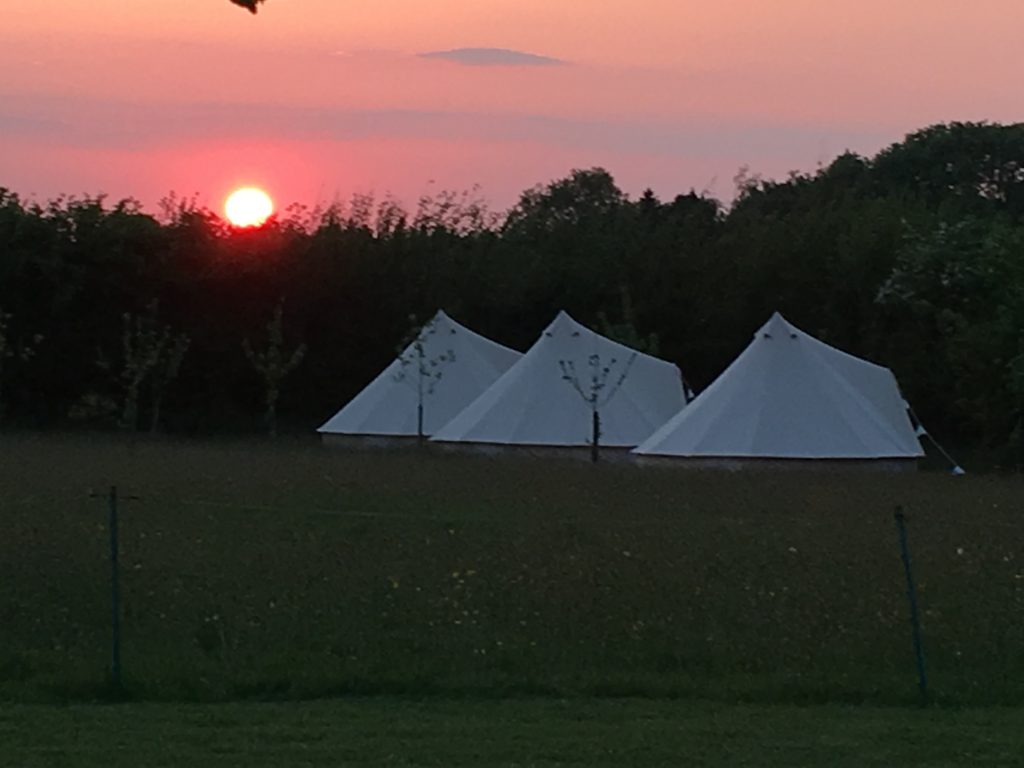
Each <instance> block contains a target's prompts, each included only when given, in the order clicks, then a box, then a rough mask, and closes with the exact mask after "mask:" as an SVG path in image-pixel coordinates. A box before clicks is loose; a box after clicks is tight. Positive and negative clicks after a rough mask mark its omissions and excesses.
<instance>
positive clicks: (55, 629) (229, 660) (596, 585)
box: [0, 437, 1024, 718]
mask: <svg viewBox="0 0 1024 768" xmlns="http://www.w3.org/2000/svg"><path fill="white" fill-rule="evenodd" d="M0 456H2V457H3V459H2V461H0V531H2V536H0V627H2V632H0V698H3V699H6V700H8V701H16V702H63V701H69V700H70V701H76V700H78V701H82V700H90V699H95V698H97V697H102V696H103V695H104V693H105V688H104V674H105V669H106V665H107V654H108V651H107V647H108V637H109V629H108V624H109V609H108V602H107V599H108V593H107V578H108V571H107V561H106V557H107V550H106V547H107V538H106V537H107V531H106V517H105V515H106V510H105V505H104V502H103V500H102V499H97V498H91V497H90V492H100V493H102V492H103V491H105V489H106V487H107V486H109V485H110V484H112V483H116V484H118V485H119V487H120V488H121V489H122V491H123V492H124V493H126V494H133V495H137V496H138V497H139V499H138V500H137V501H130V502H127V503H126V504H125V505H124V507H123V522H122V547H121V552H122V561H123V576H124V585H123V586H124V601H125V612H124V627H125V629H124V643H125V645H124V664H125V672H126V680H127V689H128V694H129V695H130V696H131V697H134V698H137V699H147V700H163V701H179V702H185V701H216V700H239V699H252V698H261V699H281V698H309V697H318V696H333V695H341V694H345V695H361V694H389V695H394V694H415V695H424V694H432V693H444V694H457V695H472V696H473V697H475V700H477V701H481V702H482V701H486V700H487V699H488V698H497V697H500V696H506V695H510V694H515V695H539V694H543V695H548V696H552V697H557V696H641V697H661V698H673V697H675V698H690V699H695V698H701V699H704V700H711V701H717V702H720V703H721V704H726V703H730V704H732V703H737V702H746V703H773V704H808V703H832V704H837V703H853V702H864V703H871V704H906V703H911V702H913V701H914V697H915V687H914V685H915V681H914V670H913V658H912V653H911V644H910V636H909V625H908V619H907V609H906V600H905V595H904V582H903V573H902V570H901V564H900V560H899V554H898V548H897V541H896V531H895V528H894V525H893V519H892V511H893V507H894V506H895V505H896V504H902V505H903V506H904V507H905V508H906V510H907V514H908V519H909V526H910V539H911V545H912V547H913V555H914V564H915V568H916V573H917V578H918V582H919V585H920V590H921V592H920V596H921V604H922V610H923V619H924V633H925V643H926V649H927V653H928V663H929V671H930V673H931V684H932V687H933V690H934V694H935V697H936V699H937V700H938V701H939V702H944V703H950V704H957V705H960V704H1020V703H1024V622H1022V621H1021V620H1020V616H1021V615H1022V613H1021V612H1022V609H1024V525H1022V524H1021V520H1020V511H1021V510H1020V504H1021V499H1022V498H1024V497H1022V493H1021V491H1022V490H1024V486H1022V483H1021V480H1020V479H1019V478H996V477H982V476H968V477H964V478H950V477H947V476H941V475H932V474H922V475H919V476H910V477H875V476H871V475H848V476H827V475H813V474H812V475H803V474H793V473H783V474H778V473H776V474H762V473H754V474H727V473H715V472H703V473H688V472H679V471H674V470H671V469H652V468H648V469H644V468H637V467H631V466H619V467H616V466H599V467H592V466H589V465H587V464H583V463H576V462H572V461H568V462H564V461H563V462H532V461H523V460H515V459H503V460H494V459H485V458H470V457H461V456H433V455H430V456H421V455H415V454H413V455H351V454H344V453H338V452H332V451H327V450H322V449H320V447H319V446H313V445H297V444H285V445H276V446H270V445H265V444H260V443H227V444H186V443H160V442H157V443H152V442H140V443H136V444H126V443H121V442H118V441H116V440H108V439H91V440H87V439H84V438H54V437H45V438H34V437H20V438H19V437H8V438H4V439H3V440H0ZM481 706H482V705H481ZM487 706H492V705H491V704H488V705H487ZM493 706H498V704H497V703H496V702H495V703H493ZM595 706H596V705H595ZM608 706H614V705H613V704H609V705H608ZM470 709H471V708H470ZM117 711H119V710H117V709H112V710H97V712H96V713H95V714H92V715H89V717H97V718H101V717H113V716H114V714H113V713H116V712H117ZM153 711H154V712H173V711H174V710H165V709H155V710H153ZM260 711H262V710H260ZM268 711H269V710H268ZM730 711H731V710H730ZM737 711H742V710H737ZM773 711H774V710H773ZM830 711H831V710H830ZM104 713H106V714H104ZM83 716H84V715H83ZM879 717H882V716H881V715H879Z"/></svg>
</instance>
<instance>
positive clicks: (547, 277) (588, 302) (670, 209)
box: [0, 123, 1024, 464]
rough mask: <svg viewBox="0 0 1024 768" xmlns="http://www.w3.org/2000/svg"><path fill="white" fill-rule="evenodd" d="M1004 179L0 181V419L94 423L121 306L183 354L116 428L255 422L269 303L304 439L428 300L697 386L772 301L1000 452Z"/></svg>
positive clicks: (1017, 423)
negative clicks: (388, 185) (40, 197)
mask: <svg viewBox="0 0 1024 768" xmlns="http://www.w3.org/2000/svg"><path fill="white" fill-rule="evenodd" d="M1022 169H1024V126H1022V125H1006V126H1004V125H994V124H985V123H980V124H970V123H953V124H948V125H937V126H932V127H929V128H925V129H923V130H921V131H918V132H916V133H913V134H911V135H909V136H907V137H906V138H905V139H904V140H903V141H901V142H899V143H896V144H894V145H892V146H891V147H888V148H886V149H884V150H883V151H882V152H880V153H879V154H878V155H876V156H875V157H861V156H858V155H855V154H849V153H847V154H843V155H841V156H839V157H837V158H836V159H835V160H834V161H833V162H832V163H830V164H829V165H828V166H825V167H823V168H820V169H819V170H817V171H815V172H813V173H795V174H792V175H791V176H790V177H789V178H787V179H785V180H779V181H772V180H763V179H756V178H754V179H746V180H743V181H742V182H741V186H740V188H739V190H738V192H737V196H736V198H735V200H734V201H733V202H732V203H731V204H730V205H728V206H726V205H723V204H722V203H720V202H719V201H717V200H715V199H712V198H710V197H708V196H706V195H701V194H697V193H694V192H690V193H687V194H682V195H678V196H676V197H674V198H672V199H670V200H661V199H659V198H658V197H657V196H656V195H654V194H653V193H651V192H646V193H644V194H642V195H640V196H639V197H637V198H631V197H630V196H629V195H627V194H625V193H624V192H623V191H622V190H621V189H620V188H619V187H618V186H617V185H616V183H615V181H614V179H613V178H612V176H611V175H610V174H609V173H608V172H607V171H605V170H602V169H589V170H575V171H573V172H572V173H571V174H569V175H568V176H567V177H566V178H563V179H559V180H556V181H554V182H551V183H549V184H544V185H541V186H538V187H535V188H533V189H530V190H527V191H525V192H524V193H523V194H522V195H521V196H520V198H519V200H518V202H517V203H516V204H515V205H514V206H513V207H512V208H511V209H510V210H509V211H507V212H505V213H503V214H496V213H494V212H492V211H490V210H489V209H488V208H487V206H486V204H485V202H484V201H483V200H481V199H480V196H479V194H478V193H477V192H476V191H475V190H470V191H467V192H464V193H455V192H439V193H437V194H434V195H427V196H425V197H424V198H423V199H421V200H419V201H418V202H417V205H416V206H415V208H414V209H413V210H409V209H406V208H405V207H403V206H402V205H401V204H399V203H398V202H397V201H395V200H394V199H391V198H384V199H374V198H373V197H370V196H365V195H357V196H355V197H353V198H352V200H350V201H349V202H348V203H347V204H345V205H336V206H332V207H329V208H326V209H317V210H306V209H303V208H293V209H290V211H289V212H288V213H287V214H286V215H284V216H282V217H277V218H273V219H271V220H270V221H269V222H268V223H267V224H266V225H264V226H263V227H260V228H257V229H236V228H232V227H230V226H228V225H227V224H225V223H224V222H223V221H221V219H220V218H219V217H218V216H216V215H215V214H214V213H212V212H210V211H208V210H205V209H203V208H201V207H199V206H196V205H195V204H193V203H192V202H190V201H188V200H181V199H179V198H175V197H173V196H171V197H169V198H168V199H167V200H165V201H164V203H163V204H162V205H161V206H160V210H159V213H158V214H156V215H154V214H152V213H148V212H146V211H144V210H142V209H141V207H140V206H139V205H138V204H137V203H135V202H134V201H132V200H122V201H117V202H112V201H110V200H107V199H106V198H104V197H102V196H96V197H59V198H57V199H54V200H50V201H47V202H36V201H31V200H25V199H22V198H21V197H19V196H18V195H17V194H16V193H14V192H12V191H9V190H4V189H0V312H2V313H3V315H2V316H3V318H4V329H3V338H4V348H5V349H6V350H8V352H7V353H5V355H6V356H5V357H4V359H3V366H2V367H0V398H2V399H3V400H4V401H6V406H7V407H6V408H5V409H4V410H3V411H2V412H3V413H4V414H5V418H6V419H8V420H11V421H14V422H21V423H24V424H28V425H40V426H47V425H61V424H65V423H67V422H68V421H69V420H70V419H71V418H72V416H74V417H76V418H83V419H97V420H99V421H101V422H102V421H103V419H109V418H110V413H109V411H110V409H109V408H102V407H99V405H101V404H103V403H109V402H111V400H113V401H118V398H119V397H120V395H119V394H118V386H119V382H118V380H116V377H115V376H114V375H113V374H112V361H116V360H118V359H119V355H120V354H121V345H122V337H123V333H124V330H123V324H124V320H123V318H124V317H125V316H126V315H130V316H131V317H133V318H138V317H143V316H145V317H151V316H152V319H151V322H152V323H154V327H159V328H161V329H163V328H166V329H167V331H166V332H167V333H168V334H171V335H173V336H174V337H175V338H177V337H178V336H183V337H187V338H188V339H189V340H190V342H189V345H188V351H187V354H186V355H184V356H183V357H182V359H181V361H180V369H176V370H175V374H176V375H175V378H174V379H173V381H171V382H170V383H168V384H167V386H166V387H165V389H166V392H165V393H163V392H162V393H161V396H160V398H159V399H158V401H156V400H157V399H156V398H152V399H151V398H149V397H148V395H147V394H146V392H148V391H149V390H148V389H145V388H142V389H140V390H139V400H140V402H139V403H138V409H139V412H138V414H137V419H138V422H139V423H140V424H147V423H156V421H159V422H160V423H162V424H164V425H166V427H167V428H168V429H171V430H174V431H180V432H212V431H219V430H233V429H234V430H237V429H257V428H259V427H260V414H261V411H262V410H264V409H265V408H264V404H263V400H264V399H265V392H264V391H263V387H262V384H261V380H260V379H259V377H258V376H256V375H255V374H254V372H253V368H252V366H251V365H250V364H249V361H248V360H247V359H246V357H245V355H244V354H243V353H242V347H241V344H242V340H243V339H246V338H258V337H259V335H260V333H261V331H262V329H263V328H264V327H265V325H266V318H267V317H268V316H271V314H272V312H273V311H274V308H275V307H276V306H278V305H279V303H280V302H281V301H282V299H283V300H286V302H287V308H288V309H287V322H286V323H285V324H284V327H283V333H284V336H285V337H287V338H282V340H281V343H282V344H283V345H286V346H287V348H288V349H293V348H297V347H298V346H299V345H303V344H304V345H305V347H304V348H305V349H306V355H305V359H304V360H303V363H302V365H301V366H298V367H296V368H295V370H294V371H293V372H292V373H290V375H289V376H288V378H287V379H286V380H285V381H284V382H283V384H282V388H281V392H280V404H279V411H280V418H281V424H282V428H286V429H287V428H290V429H308V428H311V427H313V426H315V425H316V424H318V423H319V422H320V421H322V420H323V419H326V418H327V417H328V416H329V415H330V414H331V413H333V412H334V411H336V410H337V408H338V407H340V406H341V405H342V404H343V403H344V402H345V401H346V400H347V399H348V398H350V397H351V396H352V395H353V394H355V393H356V392H357V391H358V390H359V389H360V388H361V387H362V386H364V385H365V384H366V382H367V381H369V380H370V379H371V378H372V377H373V376H374V375H375V374H376V373H377V372H379V371H380V370H381V369H382V368H383V367H384V366H385V365H386V364H387V363H388V362H389V360H390V358H391V357H392V356H393V351H394V349H395V345H396V344H397V343H398V341H399V340H400V339H402V338H403V337H404V336H405V334H406V333H407V332H408V330H409V329H408V327H407V325H408V320H407V318H408V317H409V315H410V314H415V315H417V316H419V317H429V316H431V315H432V314H433V313H434V312H435V311H436V310H437V309H438V308H442V307H443V308H444V309H446V310H447V311H448V312H449V313H451V314H452V315H453V316H454V317H456V318H457V319H458V320H459V321H460V322H464V323H466V324H467V325H469V326H470V327H473V328H474V329H476V330H478V331H480V332H481V333H484V334H486V335H488V336H490V337H492V338H494V339H495V340H497V341H500V342H502V343H505V344H509V345H511V346H515V347H518V348H520V349H523V348H525V347H526V346H527V345H529V344H530V343H531V342H532V341H533V340H534V339H535V337H536V335H537V334H538V333H539V332H540V330H541V329H542V328H543V327H544V326H545V325H546V324H547V323H548V322H549V321H550V320H551V318H552V317H553V316H554V315H555V313H556V312H557V310H559V309H562V308H564V309H567V310H568V311H570V312H571V313H572V314H573V315H574V316H576V317H578V318H579V319H580V320H581V321H583V322H586V323H588V324H590V325H591V326H593V327H595V328H597V329H599V330H600V329H601V328H619V329H623V328H625V329H626V330H628V332H629V333H630V334H632V335H633V336H635V337H636V338H638V339H656V341H657V345H658V349H659V353H660V355H661V356H663V357H665V358H667V359H670V360H672V361H674V362H676V363H678V364H679V365H680V367H681V368H682V370H683V371H684V373H685V374H686V376H687V379H688V381H689V382H690V383H691V384H693V385H694V387H695V389H697V390H698V391H699V390H700V389H701V388H703V387H705V386H707V384H708V383H709V382H711V381H712V380H713V379H714V378H715V377H716V376H717V375H718V374H719V373H720V372H721V371H722V370H723V369H724V368H725V366H726V365H728V363H729V362H730V361H731V360H732V359H733V358H734V357H735V355H736V354H737V353H738V352H739V351H740V350H742V348H743V347H744V346H745V345H746V344H747V342H748V341H749V339H750V335H751V333H752V332H753V331H754V329H756V328H757V327H759V326H760V324H761V323H763V322H764V320H765V319H766V318H767V317H768V316H769V315H770V314H771V312H772V311H775V310H779V311H781V312H782V313H783V314H785V315H786V316H787V317H788V318H789V319H790V320H791V321H792V322H794V323H795V324H796V325H798V326H801V327H803V328H804V329H806V330H807V331H808V332H810V333H812V334H815V335H817V336H819V337H820V338H822V339H823V340H825V341H827V342H829V343H831V344H834V345H836V346H839V347H840V348H842V349H845V350H848V351H850V352H852V353H854V354H857V355H861V356H864V357H867V358H868V359H871V360H874V361H876V362H879V363H882V364H884V365H887V366H889V367H891V368H892V369H893V370H894V371H895V373H896V375H897V377H898V378H899V380H900V382H901V385H902V386H903V389H904V393H905V395H906V396H907V399H908V400H909V401H911V402H912V403H914V405H915V407H916V409H917V411H918V414H919V415H920V416H921V418H922V419H923V420H924V421H925V422H926V424H927V425H928V426H929V428H930V429H931V430H932V431H933V432H936V433H938V434H942V435H944V436H945V437H947V438H948V439H949V440H950V441H951V442H953V443H960V444H962V445H969V446H975V447H978V448H982V449H985V450H988V451H994V452H996V453H997V454H998V455H999V456H1000V457H1001V458H1002V459H1003V460H1005V461H1008V462H1012V463H1015V464H1016V463H1019V462H1020V461H1021V459H1022V450H1024V333H1022V331H1024V170H1022ZM151 307H158V310H156V312H157V313H158V314H156V315H153V314H152V313H153V310H151V309H150V308H151ZM147 313H149V314H147ZM627 326H628V327H627ZM23 349H24V350H28V349H31V355H29V354H22V353H21V352H19V351H18V350H23ZM154 408H155V409H157V410H158V414H157V415H158V417H159V418H158V419H156V420H154V419H153V418H152V410H153V409H154Z"/></svg>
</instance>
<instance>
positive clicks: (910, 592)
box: [895, 506, 928, 704]
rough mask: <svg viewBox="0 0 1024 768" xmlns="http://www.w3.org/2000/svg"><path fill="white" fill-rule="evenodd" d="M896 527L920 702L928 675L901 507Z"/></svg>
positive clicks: (924, 699)
mask: <svg viewBox="0 0 1024 768" xmlns="http://www.w3.org/2000/svg"><path fill="white" fill-rule="evenodd" d="M895 518H896V529H897V530H898V531H899V535H900V557H901V558H902V559H903V572H904V574H905V575H906V577H907V599H908V601H909V602H910V625H911V629H912V631H913V635H914V656H915V657H916V659H917V687H918V689H919V690H920V692H921V703H922V704H927V703H928V676H927V674H926V671H925V664H924V644H923V642H922V640H921V617H920V615H919V613H918V608H917V588H916V587H915V586H914V575H913V571H912V570H911V567H910V547H909V546H908V544H907V525H906V518H905V517H904V515H903V507H899V506H898V507H896V513H895Z"/></svg>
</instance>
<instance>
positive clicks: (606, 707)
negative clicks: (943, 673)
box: [0, 697, 1024, 768]
mask: <svg viewBox="0 0 1024 768" xmlns="http://www.w3.org/2000/svg"><path fill="white" fill-rule="evenodd" d="M0 744H3V749H2V750H0V766H12V768H13V767H14V766H17V768H34V767H35V766H63V765H76V766H96V768H100V767H102V768H119V767H120V766H125V767H126V768H127V767H128V766H131V767H132V768H134V766H138V765H146V766H152V767H154V768H155V767H158V766H182V765H202V766H211V767H213V768H220V767H221V766H232V767H235V766H238V767H239V768H242V767H243V766H244V767H245V768H253V767H258V766H292V765H294V766H338V765H343V766H371V765H391V766H445V767H446V768H448V767H451V768H456V767H457V766H473V767H474V768H488V767H489V766H566V765H585V766H589V767H591V768H594V767H597V768H600V767H601V766H608V768H612V767H614V768H623V767H625V766H634V765H635V766H679V765H686V766H752V765H787V766H819V765H828V766H832V767H833V768H842V767H843V766H858V767H859V766H896V765H898V766H953V765H973V766H1000V765H1005V766H1011V765H1020V756H1021V754H1022V753H1024V713H1021V712H1020V711H1015V710H1005V709H988V710H980V711H979V710H965V711H955V710H945V711H942V710H939V711H935V710H932V711H922V710H894V709H875V708H870V707H856V708H851V707H839V706H818V707H811V708H797V707H791V706H782V707H768V706H752V705H717V704H710V705H709V704H701V703H695V702H665V701H660V702H655V701H649V700H624V699H618V700H594V699H588V700H582V701H581V700H551V699H545V700H510V701H490V702H472V703H467V702H460V701H452V700H433V701H430V702H417V701H413V700H403V699H394V698H386V697H385V698H374V699H366V700H354V701H342V702H339V701H333V702H304V703H291V704H260V703H243V704H238V703H234V704H217V705H195V704H192V705H184V704H174V705H170V704H130V705H117V706H72V707H62V708H54V707H39V706H30V707H8V708H0Z"/></svg>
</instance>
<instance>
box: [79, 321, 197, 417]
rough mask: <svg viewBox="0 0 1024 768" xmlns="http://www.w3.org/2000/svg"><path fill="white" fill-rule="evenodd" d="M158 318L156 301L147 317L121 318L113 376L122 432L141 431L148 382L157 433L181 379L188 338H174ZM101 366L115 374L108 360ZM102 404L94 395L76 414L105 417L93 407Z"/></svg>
mask: <svg viewBox="0 0 1024 768" xmlns="http://www.w3.org/2000/svg"><path fill="white" fill-rule="evenodd" d="M157 315H158V304H157V302H156V301H152V302H150V304H149V306H148V307H147V308H146V311H145V312H144V313H142V314H138V315H134V314H131V313H127V312H126V313H125V314H124V315H123V316H122V318H121V320H122V330H121V356H120V358H119V361H118V362H119V365H118V369H117V370H116V371H112V372H113V374H114V376H115V378H116V380H117V382H118V389H119V393H120V399H121V406H120V417H119V420H118V424H119V426H120V427H121V428H122V429H126V430H130V431H135V430H136V429H138V426H139V404H140V398H141V396H142V389H143V385H144V384H145V383H146V382H147V381H148V382H149V383H150V389H151V393H152V403H151V419H152V424H151V429H152V431H154V432H155V431H156V430H157V427H158V425H159V422H160V409H161V406H162V403H163V400H164V396H165V394H166V391H167V387H168V385H169V384H170V382H171V381H172V380H173V379H174V378H175V377H176V376H177V375H178V371H179V370H180V368H181V361H182V359H183V358H184V356H185V352H186V351H187V350H188V346H189V338H188V336H186V335H185V334H174V333H173V332H172V331H171V328H170V327H169V326H167V325H164V324H163V323H161V322H160V321H159V320H158V317H157ZM98 363H99V367H101V368H103V369H104V370H108V371H110V370H111V365H110V363H109V362H107V361H106V359H105V358H102V357H101V358H100V360H99V361H98ZM102 403H103V401H102V400H100V399H96V396H95V395H91V396H90V397H87V398H86V400H85V401H84V402H81V403H79V406H80V407H79V409H78V411H77V412H76V413H77V415H78V416H79V418H88V417H89V415H91V414H93V413H96V414H97V415H102V409H100V410H99V411H95V410H94V409H93V408H91V407H90V404H93V405H96V406H102Z"/></svg>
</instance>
